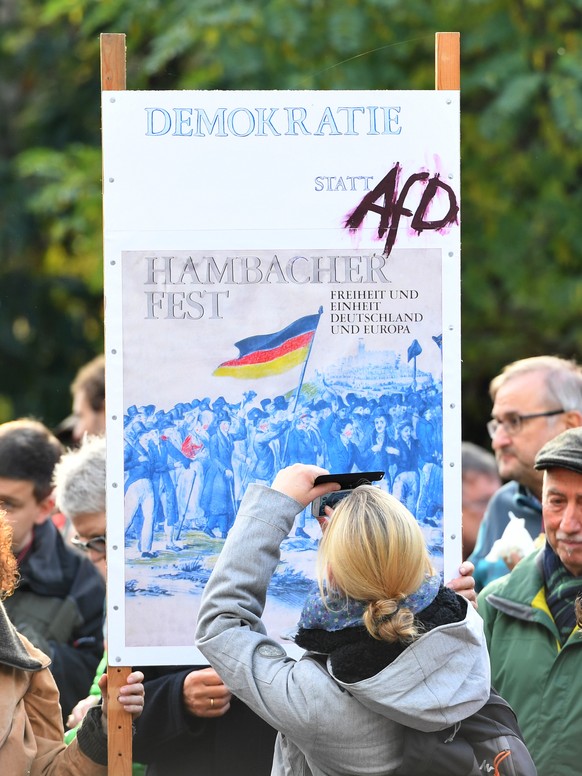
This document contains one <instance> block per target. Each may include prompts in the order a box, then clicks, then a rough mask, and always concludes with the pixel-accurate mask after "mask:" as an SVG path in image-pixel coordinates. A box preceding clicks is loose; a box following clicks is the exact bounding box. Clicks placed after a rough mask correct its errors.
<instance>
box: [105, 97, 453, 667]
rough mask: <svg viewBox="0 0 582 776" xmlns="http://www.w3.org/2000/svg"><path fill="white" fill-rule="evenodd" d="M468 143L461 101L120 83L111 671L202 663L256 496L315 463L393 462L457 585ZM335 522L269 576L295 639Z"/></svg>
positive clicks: (277, 633)
mask: <svg viewBox="0 0 582 776" xmlns="http://www.w3.org/2000/svg"><path fill="white" fill-rule="evenodd" d="M459 145H460V143H459V93H458V92H445V91H440V92H411V91H407V92H360V91H358V92H340V91H338V92H252V91H249V92H188V91H184V92H128V91H123V92H104V93H103V175H104V241H105V295H106V358H107V413H108V426H107V438H108V506H107V510H108V529H107V530H108V565H109V569H108V573H109V594H108V631H109V634H108V642H109V655H110V661H111V662H113V663H115V662H117V663H119V664H120V665H139V664H148V663H149V664H195V663H197V662H203V661H202V660H201V656H200V655H199V653H198V652H197V650H196V649H195V648H194V646H193V644H194V630H195V622H196V616H197V611H198V604H199V600H200V595H201V592H202V590H203V588H204V584H205V582H206V580H207V579H208V575H209V574H210V572H211V570H212V566H213V564H214V561H215V560H216V557H217V555H218V553H219V552H220V549H221V547H222V544H223V542H224V539H225V537H226V536H227V535H228V532H229V530H230V528H231V526H232V523H233V521H234V519H235V515H236V509H237V506H238V504H239V503H240V499H241V498H242V494H243V493H244V490H245V488H246V487H247V485H248V484H249V483H250V482H262V483H266V484H269V483H270V482H271V481H272V478H273V476H274V474H275V472H276V470H277V469H278V468H279V467H281V466H284V465H287V464H289V463H293V462H294V461H297V460H299V461H303V462H307V463H317V464H319V465H321V466H324V467H325V468H327V469H329V470H330V471H336V472H337V471H348V470H352V471H371V470H380V471H384V472H385V473H386V474H385V477H384V478H383V479H382V480H381V481H380V483H379V486H380V487H383V488H385V489H386V490H389V491H390V492H392V493H393V494H394V495H395V496H396V497H398V498H399V499H400V500H402V501H403V502H404V503H405V504H406V505H407V506H408V507H409V508H410V509H411V511H412V512H413V513H414V514H415V516H416V517H417V519H418V521H419V523H420V524H421V526H422V528H423V530H424V532H425V535H426V539H427V543H428V545H429V547H430V549H431V551H432V553H433V558H434V562H435V565H436V566H437V568H439V569H440V570H441V571H443V573H444V576H445V577H446V578H447V579H449V578H451V577H452V576H456V571H457V568H458V564H459V562H460V558H461V544H460V541H461V540H460V515H461V507H460V475H461V471H460V298H459V286H460V283H459V279H460V269H459V268H460V227H459V196H460V190H459V187H460V161H459V159H460V149H459ZM122 516H123V519H122ZM318 532H319V528H318V526H317V523H316V522H315V521H314V520H313V519H312V517H311V515H310V514H309V513H306V514H303V515H300V516H299V518H298V520H297V522H296V525H295V526H294V529H293V531H292V533H291V535H290V537H289V538H288V539H287V540H286V541H285V542H284V543H283V546H282V562H281V564H280V567H279V569H278V570H277V574H276V575H275V577H274V579H273V583H272V585H271V588H270V590H269V595H268V601H267V607H266V611H265V621H266V624H267V628H268V629H269V632H270V633H271V634H272V635H273V636H274V637H275V638H278V639H279V640H280V641H281V643H283V644H284V645H286V646H287V647H288V648H289V651H290V653H293V651H294V649H295V648H294V647H293V645H292V642H291V641H290V634H291V633H292V631H293V629H294V627H295V624H296V622H297V619H298V615H299V612H300V609H301V603H302V599H303V597H304V595H305V591H306V590H307V589H308V587H309V585H310V584H312V580H313V576H314V557H315V553H316V550H317V542H318V535H319V533H318ZM241 552H244V547H241Z"/></svg>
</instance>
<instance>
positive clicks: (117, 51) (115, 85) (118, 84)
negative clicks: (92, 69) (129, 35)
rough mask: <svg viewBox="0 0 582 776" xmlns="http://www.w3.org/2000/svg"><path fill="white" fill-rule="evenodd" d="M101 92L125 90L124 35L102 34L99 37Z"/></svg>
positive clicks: (119, 33)
mask: <svg viewBox="0 0 582 776" xmlns="http://www.w3.org/2000/svg"><path fill="white" fill-rule="evenodd" d="M100 41H101V90H102V91H104V92H108V91H111V90H115V91H120V90H123V89H125V35H124V34H123V33H122V32H104V33H103V34H102V35H101V37H100Z"/></svg>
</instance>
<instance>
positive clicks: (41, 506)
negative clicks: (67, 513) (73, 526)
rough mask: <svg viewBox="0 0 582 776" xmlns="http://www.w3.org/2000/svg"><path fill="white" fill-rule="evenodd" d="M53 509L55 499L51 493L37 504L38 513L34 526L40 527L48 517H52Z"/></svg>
mask: <svg viewBox="0 0 582 776" xmlns="http://www.w3.org/2000/svg"><path fill="white" fill-rule="evenodd" d="M54 509H55V497H54V494H53V493H49V495H48V496H46V497H45V498H43V499H42V501H39V502H38V513H37V516H36V519H35V521H34V523H35V525H42V523H46V521H47V520H48V519H49V517H50V516H51V515H52V513H53V512H54Z"/></svg>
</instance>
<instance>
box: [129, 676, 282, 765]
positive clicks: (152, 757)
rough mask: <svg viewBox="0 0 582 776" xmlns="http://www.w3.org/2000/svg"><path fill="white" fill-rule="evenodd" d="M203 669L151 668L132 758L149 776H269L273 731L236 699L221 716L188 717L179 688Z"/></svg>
mask: <svg viewBox="0 0 582 776" xmlns="http://www.w3.org/2000/svg"><path fill="white" fill-rule="evenodd" d="M196 668H206V666H167V667H156V666H149V667H147V666H146V667H145V668H141V669H140V670H141V671H143V672H144V674H145V677H146V678H145V691H146V697H147V701H146V704H145V706H144V710H143V713H142V715H141V717H140V718H139V719H137V720H136V725H135V726H136V733H135V736H134V739H133V759H134V761H136V762H142V763H147V764H148V767H147V769H146V774H147V776H235V775H236V776H269V774H270V773H271V764H272V761H273V747H274V744H275V736H276V731H275V730H273V728H272V727H270V725H267V723H266V722H263V720H262V719H260V718H259V717H257V715H256V714H254V713H253V712H252V711H251V710H250V709H249V708H248V707H247V706H245V705H244V704H243V703H242V702H241V701H239V700H238V698H234V697H233V698H232V701H231V706H230V709H229V710H228V711H227V712H226V714H225V715H224V716H222V717H217V718H215V719H202V718H200V717H193V716H192V715H190V714H188V713H187V712H186V710H185V708H184V704H183V701H182V686H183V684H184V679H185V678H186V676H187V674H189V673H190V671H192V670H195V669H196Z"/></svg>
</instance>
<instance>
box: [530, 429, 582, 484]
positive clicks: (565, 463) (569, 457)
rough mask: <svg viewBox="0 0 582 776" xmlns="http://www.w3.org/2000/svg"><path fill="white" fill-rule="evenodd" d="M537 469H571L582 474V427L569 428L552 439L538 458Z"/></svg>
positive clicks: (535, 466)
mask: <svg viewBox="0 0 582 776" xmlns="http://www.w3.org/2000/svg"><path fill="white" fill-rule="evenodd" d="M534 468H536V469H569V470H570V471H572V472H576V473H577V474H582V427H577V428H569V429H568V430H567V431H562V433H561V434H558V436H557V437H554V438H553V439H550V441H549V442H546V444H545V445H544V446H543V447H542V449H541V450H540V451H539V453H538V454H537V456H536V460H535V463H534Z"/></svg>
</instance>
